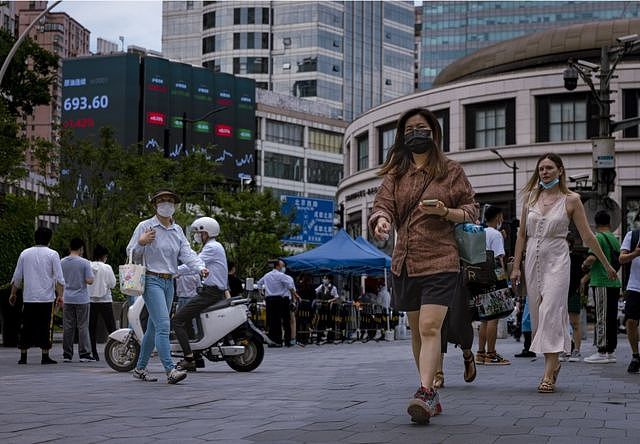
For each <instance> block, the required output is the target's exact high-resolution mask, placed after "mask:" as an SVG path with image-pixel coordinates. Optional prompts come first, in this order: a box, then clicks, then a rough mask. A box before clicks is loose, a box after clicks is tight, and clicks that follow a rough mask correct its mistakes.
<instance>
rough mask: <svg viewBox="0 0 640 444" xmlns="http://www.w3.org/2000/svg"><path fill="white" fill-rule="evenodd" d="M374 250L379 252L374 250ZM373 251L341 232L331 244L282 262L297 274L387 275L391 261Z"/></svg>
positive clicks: (290, 257)
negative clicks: (297, 272) (304, 272)
mask: <svg viewBox="0 0 640 444" xmlns="http://www.w3.org/2000/svg"><path fill="white" fill-rule="evenodd" d="M363 240H364V239H363ZM365 242H366V241H365ZM371 248H374V249H375V247H373V246H371ZM371 248H369V247H366V246H364V245H362V244H359V243H356V242H355V241H354V240H353V239H351V236H349V235H348V234H347V232H346V231H344V230H340V231H338V232H337V233H336V235H335V236H334V237H333V239H331V240H330V241H329V242H326V243H324V244H322V245H320V246H319V247H316V248H314V249H313V250H309V251H305V252H304V253H300V254H296V255H293V256H289V257H284V258H282V259H283V260H284V261H285V262H286V264H287V268H290V269H292V270H295V271H306V272H314V273H340V274H344V275H359V274H368V275H386V270H387V268H389V267H390V266H391V258H389V256H387V255H385V254H384V253H382V252H381V251H378V252H375V251H373V250H372V249H371Z"/></svg>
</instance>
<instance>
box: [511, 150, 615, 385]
mask: <svg viewBox="0 0 640 444" xmlns="http://www.w3.org/2000/svg"><path fill="white" fill-rule="evenodd" d="M524 194H525V196H526V198H525V202H524V205H523V208H522V217H521V220H522V221H523V223H522V224H521V225H520V228H519V230H518V238H517V241H516V252H515V257H514V263H513V271H512V273H511V280H512V281H513V282H515V283H516V285H518V284H519V282H520V275H521V270H520V264H521V262H522V257H523V254H524V251H525V248H526V258H525V270H524V272H525V275H526V282H527V297H528V301H529V307H530V309H531V323H532V329H533V341H532V343H531V351H533V352H534V353H543V354H544V360H545V365H544V375H543V377H542V380H541V382H540V384H539V385H538V392H540V393H553V392H554V391H555V385H556V381H557V379H558V373H559V372H560V361H559V360H558V354H559V353H570V352H571V338H570V337H569V314H568V311H567V295H568V293H569V277H570V260H569V246H568V244H567V233H568V231H569V223H570V222H573V223H574V224H575V226H576V228H577V229H578V231H579V233H580V236H581V238H582V240H583V242H584V243H585V244H586V245H587V246H588V247H590V248H591V249H592V250H593V251H594V254H595V255H596V257H597V258H598V259H599V260H600V261H601V262H602V263H603V264H604V266H605V270H606V271H607V275H608V276H609V277H610V278H615V276H616V272H615V270H614V269H613V268H612V267H611V265H609V262H608V261H607V258H606V257H605V255H604V252H603V251H602V249H601V248H600V245H599V244H598V241H597V240H596V238H595V236H594V235H593V233H592V232H591V230H590V229H589V224H588V222H587V217H586V215H585V212H584V207H583V206H582V202H581V201H580V195H579V194H577V193H574V192H571V191H569V189H568V188H567V181H566V172H565V169H564V165H563V163H562V159H561V158H560V156H558V155H557V154H554V153H547V154H544V155H542V156H540V158H538V161H537V163H536V168H535V170H534V172H533V174H532V176H531V178H530V179H529V181H528V182H527V184H526V186H525V187H524Z"/></svg>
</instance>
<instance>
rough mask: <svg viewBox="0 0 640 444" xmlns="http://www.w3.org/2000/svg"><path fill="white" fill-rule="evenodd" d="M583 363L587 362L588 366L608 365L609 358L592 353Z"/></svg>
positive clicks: (605, 355)
mask: <svg viewBox="0 0 640 444" xmlns="http://www.w3.org/2000/svg"><path fill="white" fill-rule="evenodd" d="M584 362H588V363H589V364H608V363H609V358H608V356H607V354H606V353H594V354H592V355H591V356H587V357H586V358H584Z"/></svg>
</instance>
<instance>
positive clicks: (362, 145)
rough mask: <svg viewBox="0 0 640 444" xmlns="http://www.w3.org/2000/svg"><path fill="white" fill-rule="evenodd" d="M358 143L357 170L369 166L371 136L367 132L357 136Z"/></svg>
mask: <svg viewBox="0 0 640 444" xmlns="http://www.w3.org/2000/svg"><path fill="white" fill-rule="evenodd" d="M356 143H357V145H358V169H357V171H362V170H366V169H367V168H369V136H368V134H365V135H364V136H360V137H358V138H356Z"/></svg>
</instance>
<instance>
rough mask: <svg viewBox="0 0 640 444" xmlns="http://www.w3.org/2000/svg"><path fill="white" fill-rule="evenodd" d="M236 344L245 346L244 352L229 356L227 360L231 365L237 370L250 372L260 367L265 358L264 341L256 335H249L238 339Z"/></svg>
mask: <svg viewBox="0 0 640 444" xmlns="http://www.w3.org/2000/svg"><path fill="white" fill-rule="evenodd" d="M236 344H237V345H243V346H244V353H243V354H241V355H239V356H230V357H228V358H227V359H226V361H227V364H228V365H229V367H231V368H232V369H234V370H235V371H237V372H250V371H252V370H255V369H256V368H258V366H259V365H260V364H261V363H262V359H263V358H264V345H262V341H261V340H260V339H258V338H256V337H255V336H248V337H245V338H241V339H239V340H236Z"/></svg>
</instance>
